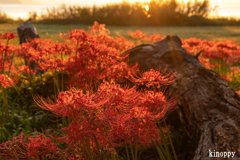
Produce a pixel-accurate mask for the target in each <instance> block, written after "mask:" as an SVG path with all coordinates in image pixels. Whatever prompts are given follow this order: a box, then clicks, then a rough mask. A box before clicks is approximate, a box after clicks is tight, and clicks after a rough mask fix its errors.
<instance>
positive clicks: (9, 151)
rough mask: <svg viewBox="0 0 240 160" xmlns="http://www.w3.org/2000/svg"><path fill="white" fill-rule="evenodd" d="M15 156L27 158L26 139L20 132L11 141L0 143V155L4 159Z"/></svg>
mask: <svg viewBox="0 0 240 160" xmlns="http://www.w3.org/2000/svg"><path fill="white" fill-rule="evenodd" d="M15 156H16V157H18V158H23V159H27V158H29V156H28V154H27V140H26V137H25V135H24V134H23V133H22V132H21V133H20V135H19V136H16V137H14V138H13V140H12V141H7V142H6V143H2V144H0V157H1V158H5V159H14V158H15Z"/></svg>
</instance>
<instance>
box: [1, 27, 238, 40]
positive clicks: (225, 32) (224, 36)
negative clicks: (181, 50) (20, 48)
mask: <svg viewBox="0 0 240 160" xmlns="http://www.w3.org/2000/svg"><path fill="white" fill-rule="evenodd" d="M34 25H35V27H36V28H37V31H38V33H39V36H40V38H42V39H52V40H54V41H56V40H57V41H59V42H61V41H62V39H61V38H60V37H59V36H58V34H59V33H60V32H68V31H70V30H71V29H81V28H84V29H85V30H87V29H88V25H43V24H34ZM18 26H19V24H0V34H2V33H5V32H14V33H16V34H17V27H18ZM106 28H107V29H109V30H110V33H111V36H118V35H122V36H124V37H126V38H130V35H129V34H128V31H132V32H134V31H136V30H141V31H143V32H145V33H147V34H148V35H151V34H154V33H155V34H161V35H178V36H179V37H180V38H191V37H196V38H201V39H207V40H216V41H225V40H232V41H236V42H240V27H224V26H223V27H219V26H218V27H117V26H106ZM12 43H14V44H18V38H17V39H16V40H14V41H12Z"/></svg>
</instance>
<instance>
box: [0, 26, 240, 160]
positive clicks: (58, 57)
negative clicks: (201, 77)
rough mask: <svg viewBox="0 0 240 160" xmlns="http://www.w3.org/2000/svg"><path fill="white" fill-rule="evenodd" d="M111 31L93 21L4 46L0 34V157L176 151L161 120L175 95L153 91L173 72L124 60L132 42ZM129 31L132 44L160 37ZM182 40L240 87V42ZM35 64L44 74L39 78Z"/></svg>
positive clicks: (172, 77) (8, 35)
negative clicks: (55, 34) (142, 67)
mask: <svg viewBox="0 0 240 160" xmlns="http://www.w3.org/2000/svg"><path fill="white" fill-rule="evenodd" d="M109 32H110V31H109V30H107V29H106V28H105V25H104V24H98V23H97V22H95V23H94V25H93V26H92V27H89V30H88V31H85V30H83V29H78V30H77V29H75V30H71V32H69V33H66V34H63V33H60V35H59V36H60V37H61V38H63V39H65V43H55V42H53V41H52V40H41V39H33V40H32V41H30V42H27V43H24V44H22V45H21V46H20V45H11V44H9V41H10V40H11V39H14V38H16V35H14V34H13V33H5V34H2V35H1V36H0V39H2V41H1V42H0V53H1V57H0V62H1V63H0V71H1V73H0V87H1V92H0V94H1V101H0V105H1V110H0V119H1V120H0V127H1V128H0V129H1V131H0V137H1V138H0V139H1V141H0V142H1V144H0V158H3V159H71V160H73V159H109V158H110V159H121V158H125V159H132V160H137V159H139V158H140V157H141V152H140V151H141V150H143V149H145V150H146V149H148V148H151V146H154V147H155V148H156V150H157V153H158V155H159V157H160V158H163V157H165V159H172V158H173V157H174V158H175V159H177V156H180V155H177V156H176V154H175V151H174V149H173V147H172V145H171V148H172V149H171V151H170V149H169V148H168V146H167V144H169V143H170V142H171V139H170V141H169V140H168V139H169V138H170V134H169V132H168V130H169V126H167V125H164V121H163V120H164V117H165V114H166V112H167V111H169V110H173V109H174V108H175V105H176V102H177V99H168V97H167V94H166V93H165V92H164V91H162V90H160V89H159V88H160V86H161V85H171V84H172V83H173V82H174V80H175V79H176V78H177V75H175V74H174V73H165V72H164V68H162V69H160V70H159V71H154V70H150V71H148V72H145V73H141V72H140V71H139V66H138V65H137V64H135V65H129V64H128V63H127V58H128V55H127V56H122V55H121V53H122V52H123V51H125V50H127V49H130V48H132V47H134V43H133V42H131V41H130V40H127V39H125V38H124V37H111V36H110V35H109ZM129 34H130V35H131V36H132V37H133V38H135V39H136V40H137V41H138V43H141V42H155V41H158V40H161V39H163V38H164V37H163V36H161V35H151V36H147V35H146V34H145V33H143V32H141V31H139V30H138V31H136V32H134V33H129ZM182 43H183V47H184V48H185V49H186V50H187V51H188V52H189V53H191V54H196V53H197V52H199V51H201V50H202V51H203V52H202V54H201V56H200V57H199V60H200V62H201V63H202V64H203V65H204V66H205V67H206V68H209V69H212V70H214V71H216V72H218V73H219V74H220V75H221V76H222V78H224V79H225V80H226V81H228V83H229V84H230V85H231V86H232V87H233V88H234V89H235V90H236V91H238V90H239V87H240V82H239V81H240V79H239V76H240V70H239V62H240V59H239V58H240V46H238V45H237V44H236V43H234V42H232V41H224V42H217V41H207V40H201V39H196V38H190V39H182ZM24 59H25V60H26V62H27V63H26V64H25V62H24ZM33 61H34V62H35V66H36V67H35V69H32V68H31V63H32V62H33ZM39 70H40V71H42V72H44V73H43V74H42V75H41V76H39V77H37V76H36V72H38V71H39ZM47 77H52V81H51V84H50V83H48V82H47ZM127 80H128V81H131V83H133V84H134V85H133V86H131V87H130V86H129V85H128V84H127V83H125V82H127ZM39 84H41V85H40V87H39ZM44 85H48V86H47V87H45V91H43V92H39V90H40V89H41V88H42V86H44ZM140 85H145V86H146V88H148V89H145V90H140V89H138V88H139V86H140ZM46 89H47V90H52V92H51V94H50V95H49V94H47V95H46V94H45V93H47V92H48V91H47V90H46ZM33 106H34V107H33ZM36 108H37V109H36ZM43 115H44V116H43ZM54 116H55V117H54ZM49 117H50V118H52V119H51V122H50V120H49V119H50V118H49ZM53 121H54V122H53ZM159 122H161V123H159ZM162 122H163V123H162ZM161 124H163V125H161ZM50 127H51V128H50ZM167 141H168V142H169V143H168V142H167ZM171 144H172V143H171ZM119 148H120V149H119ZM122 148H124V149H122ZM119 150H124V153H125V154H124V155H120V153H119ZM140 159H141V158H140Z"/></svg>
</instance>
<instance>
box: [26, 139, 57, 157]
mask: <svg viewBox="0 0 240 160" xmlns="http://www.w3.org/2000/svg"><path fill="white" fill-rule="evenodd" d="M28 139H29V140H30V142H29V143H28V144H27V148H28V155H29V157H31V158H37V159H39V158H38V156H41V157H42V158H43V157H44V156H45V155H47V154H53V155H54V154H55V153H56V152H57V151H59V149H58V148H57V146H56V144H55V143H53V142H51V141H50V139H49V138H46V137H45V135H44V134H40V135H39V136H38V137H36V138H32V137H31V136H30V137H28ZM48 158H53V156H52V157H48Z"/></svg>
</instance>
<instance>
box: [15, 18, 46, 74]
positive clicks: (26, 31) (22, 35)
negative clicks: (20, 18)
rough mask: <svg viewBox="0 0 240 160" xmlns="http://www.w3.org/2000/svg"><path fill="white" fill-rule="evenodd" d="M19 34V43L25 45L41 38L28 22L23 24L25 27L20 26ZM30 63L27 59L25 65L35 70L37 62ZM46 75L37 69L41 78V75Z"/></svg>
mask: <svg viewBox="0 0 240 160" xmlns="http://www.w3.org/2000/svg"><path fill="white" fill-rule="evenodd" d="M17 33H18V37H19V43H20V44H23V43H26V42H27V41H31V40H32V39H34V38H40V37H39V35H38V33H37V29H36V28H35V27H34V25H33V24H31V23H30V22H28V21H26V22H24V23H23V25H19V27H18V28H17ZM36 47H37V44H36V45H35V49H36ZM28 63H29V62H28V61H27V60H26V59H25V65H30V67H31V69H32V70H34V69H35V62H34V61H31V62H30V64H28ZM42 73H44V71H42V70H39V69H37V71H36V75H37V76H40V74H42Z"/></svg>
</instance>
